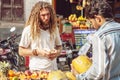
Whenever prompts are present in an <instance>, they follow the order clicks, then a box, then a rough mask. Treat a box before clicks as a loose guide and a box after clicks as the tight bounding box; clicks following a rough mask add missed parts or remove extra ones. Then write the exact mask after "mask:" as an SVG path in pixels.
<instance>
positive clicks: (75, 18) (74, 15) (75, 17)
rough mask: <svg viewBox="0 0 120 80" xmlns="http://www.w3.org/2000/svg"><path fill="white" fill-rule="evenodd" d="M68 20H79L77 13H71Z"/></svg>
mask: <svg viewBox="0 0 120 80" xmlns="http://www.w3.org/2000/svg"><path fill="white" fill-rule="evenodd" d="M68 20H69V21H71V22H74V21H77V16H76V14H71V15H70V16H69V17H68Z"/></svg>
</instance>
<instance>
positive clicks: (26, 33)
mask: <svg viewBox="0 0 120 80" xmlns="http://www.w3.org/2000/svg"><path fill="white" fill-rule="evenodd" d="M30 40H31V39H30V27H29V26H28V27H25V28H24V29H23V32H22V36H21V40H20V43H19V46H22V47H25V48H28V47H29V45H30V42H31V41H30Z"/></svg>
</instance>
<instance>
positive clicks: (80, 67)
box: [72, 55, 92, 73]
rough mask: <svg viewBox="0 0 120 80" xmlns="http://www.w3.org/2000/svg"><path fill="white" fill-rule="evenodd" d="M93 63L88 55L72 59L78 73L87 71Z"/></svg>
mask: <svg viewBox="0 0 120 80" xmlns="http://www.w3.org/2000/svg"><path fill="white" fill-rule="evenodd" d="M91 64H92V61H91V60H90V59H89V58H88V57H87V56H84V55H82V56H78V57H77V58H75V59H73V60H72V66H73V68H74V69H75V70H76V71H77V72H78V73H84V72H86V71H87V70H88V69H89V68H90V66H91Z"/></svg>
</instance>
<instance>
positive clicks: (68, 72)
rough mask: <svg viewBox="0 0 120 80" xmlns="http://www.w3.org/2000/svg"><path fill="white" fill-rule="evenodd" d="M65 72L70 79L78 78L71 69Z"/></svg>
mask: <svg viewBox="0 0 120 80" xmlns="http://www.w3.org/2000/svg"><path fill="white" fill-rule="evenodd" d="M65 74H66V76H67V77H68V79H69V80H76V77H75V76H74V75H73V74H72V73H71V72H70V71H67V72H65Z"/></svg>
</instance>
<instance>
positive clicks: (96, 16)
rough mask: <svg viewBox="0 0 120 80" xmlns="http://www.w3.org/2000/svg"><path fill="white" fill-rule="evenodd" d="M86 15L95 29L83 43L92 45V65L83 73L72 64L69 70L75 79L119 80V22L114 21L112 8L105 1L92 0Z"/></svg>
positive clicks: (88, 45)
mask: <svg viewBox="0 0 120 80" xmlns="http://www.w3.org/2000/svg"><path fill="white" fill-rule="evenodd" d="M86 17H87V19H88V20H89V21H90V22H91V24H92V26H93V27H94V28H95V29H96V32H95V33H94V34H92V35H91V34H90V35H89V36H88V37H87V39H88V42H87V45H85V46H86V47H89V48H90V47H92V65H91V67H90V68H89V69H88V70H87V71H86V72H85V73H81V74H78V73H77V72H76V71H75V69H74V67H72V65H71V67H72V70H71V71H72V72H73V74H74V75H75V76H76V78H77V80H120V57H119V56H120V43H119V42H120V23H117V22H115V21H114V19H113V13H112V8H111V7H110V5H109V4H108V3H107V2H105V1H100V2H99V1H98V0H93V2H92V1H91V4H90V5H89V6H87V7H86ZM86 47H82V50H85V49H83V48H86ZM88 50H89V49H88ZM79 52H80V53H79V54H82V53H81V52H83V51H81V50H80V51H79Z"/></svg>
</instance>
